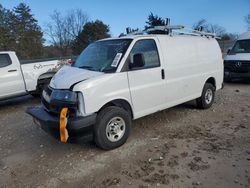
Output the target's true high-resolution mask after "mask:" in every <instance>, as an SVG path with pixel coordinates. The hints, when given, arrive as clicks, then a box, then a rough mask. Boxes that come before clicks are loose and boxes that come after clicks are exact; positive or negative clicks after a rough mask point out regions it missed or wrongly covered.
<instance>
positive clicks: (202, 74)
mask: <svg viewBox="0 0 250 188" xmlns="http://www.w3.org/2000/svg"><path fill="white" fill-rule="evenodd" d="M216 43H217V42H216V41H215V40H214V39H208V38H201V37H186V36H176V37H162V38H160V44H161V46H162V49H163V52H162V53H163V54H164V56H165V59H166V61H165V63H166V82H167V83H166V84H167V86H166V96H167V105H166V107H171V106H174V105H177V104H181V103H183V102H187V101H189V100H193V99H195V98H198V97H200V96H201V93H202V89H203V86H204V84H205V82H206V80H207V79H208V78H210V77H214V78H215V80H216V83H217V82H218V87H217V89H219V88H221V86H220V85H219V83H220V84H222V77H223V74H222V71H223V63H222V57H221V54H220V50H219V49H218V44H216Z"/></svg>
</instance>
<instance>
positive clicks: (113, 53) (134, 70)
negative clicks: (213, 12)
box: [27, 28, 223, 149]
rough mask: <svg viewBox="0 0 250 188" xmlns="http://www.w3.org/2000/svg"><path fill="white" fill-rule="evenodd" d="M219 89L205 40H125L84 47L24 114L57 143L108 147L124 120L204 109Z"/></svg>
mask: <svg viewBox="0 0 250 188" xmlns="http://www.w3.org/2000/svg"><path fill="white" fill-rule="evenodd" d="M157 29H159V28H157ZM222 83H223V60H222V56H221V50H220V47H219V45H218V43H217V41H216V39H215V38H214V37H212V36H211V35H210V34H208V35H207V34H206V33H201V34H200V33H199V32H198V31H195V32H194V33H191V34H189V35H188V34H181V35H150V34H149V35H128V36H124V37H121V38H112V39H105V40H100V41H97V42H95V43H93V44H90V45H89V46H88V47H87V48H86V49H85V50H84V51H83V52H82V54H81V55H80V56H79V57H78V59H77V60H76V62H75V63H74V64H73V66H72V67H63V68H62V69H61V70H59V71H58V72H57V73H56V74H55V75H54V77H53V79H52V80H51V82H50V85H49V87H48V88H47V89H45V90H44V92H43V95H42V106H41V107H33V108H29V109H27V113H29V114H30V115H31V116H33V117H34V120H35V122H36V123H37V124H38V125H40V126H41V128H42V129H44V130H45V131H46V132H48V133H50V134H51V135H53V136H54V137H55V138H57V139H59V140H60V141H62V142H75V141H78V140H85V141H90V140H94V141H95V143H96V144H97V145H98V146H99V147H101V148H103V149H113V148H116V147H119V146H121V145H122V144H124V143H125V142H126V140H127V138H128V136H129V133H130V130H131V121H132V120H134V119H138V118H141V117H143V116H146V115H149V114H152V113H155V112H157V111H160V110H164V109H166V108H170V107H173V106H175V105H178V104H181V103H184V102H187V101H190V100H193V99H196V101H197V105H198V107H199V108H202V109H207V108H209V107H210V106H211V105H212V104H213V101H214V97H215V92H216V90H219V89H221V88H222Z"/></svg>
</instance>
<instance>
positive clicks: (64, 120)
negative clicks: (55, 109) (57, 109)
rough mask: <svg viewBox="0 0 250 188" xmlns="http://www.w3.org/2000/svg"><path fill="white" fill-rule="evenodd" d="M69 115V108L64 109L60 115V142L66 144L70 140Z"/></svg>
mask: <svg viewBox="0 0 250 188" xmlns="http://www.w3.org/2000/svg"><path fill="white" fill-rule="evenodd" d="M67 113H68V108H63V109H62V110H61V113H60V140H61V142H63V143H66V142H67V139H68V131H67V129H66V125H67Z"/></svg>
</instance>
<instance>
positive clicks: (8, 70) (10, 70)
mask: <svg viewBox="0 0 250 188" xmlns="http://www.w3.org/2000/svg"><path fill="white" fill-rule="evenodd" d="M16 71H17V70H16V69H14V70H8V72H16Z"/></svg>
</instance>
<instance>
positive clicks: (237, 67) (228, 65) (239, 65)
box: [224, 61, 250, 73]
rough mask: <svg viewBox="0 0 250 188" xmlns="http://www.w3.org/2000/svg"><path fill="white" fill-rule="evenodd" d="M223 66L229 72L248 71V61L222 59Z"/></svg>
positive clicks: (249, 68)
mask: <svg viewBox="0 0 250 188" xmlns="http://www.w3.org/2000/svg"><path fill="white" fill-rule="evenodd" d="M224 67H225V69H227V70H229V71H231V72H237V73H248V72H250V61H224Z"/></svg>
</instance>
